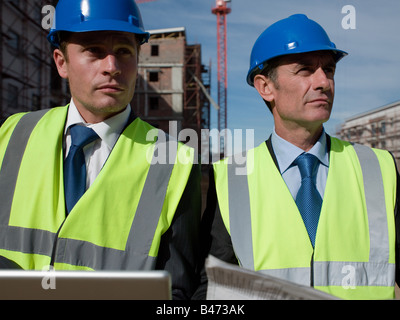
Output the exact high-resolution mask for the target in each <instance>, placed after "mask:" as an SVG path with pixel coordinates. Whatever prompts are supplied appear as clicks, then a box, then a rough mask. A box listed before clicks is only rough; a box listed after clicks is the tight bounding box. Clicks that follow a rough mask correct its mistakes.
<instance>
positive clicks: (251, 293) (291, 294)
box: [206, 256, 338, 300]
mask: <svg viewBox="0 0 400 320" xmlns="http://www.w3.org/2000/svg"><path fill="white" fill-rule="evenodd" d="M206 271H207V276H208V289H207V300H337V299H338V298H336V297H334V296H331V295H329V294H327V293H324V292H322V291H319V290H316V289H313V288H311V287H305V286H300V285H297V284H295V283H292V282H288V281H285V280H281V279H278V278H275V277H272V276H269V275H265V274H262V273H259V272H255V271H252V270H247V269H244V268H241V267H239V266H236V265H232V264H229V263H226V262H224V261H221V260H219V259H217V258H215V257H213V256H209V257H208V258H207V261H206Z"/></svg>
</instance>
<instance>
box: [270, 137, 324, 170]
mask: <svg viewBox="0 0 400 320" xmlns="http://www.w3.org/2000/svg"><path fill="white" fill-rule="evenodd" d="M271 143H272V148H273V149H274V153H275V156H276V160H277V161H278V165H279V169H280V171H281V174H283V173H284V172H285V171H286V170H287V169H289V167H290V166H291V165H292V163H293V161H294V160H295V159H296V158H297V157H298V156H299V155H301V154H302V153H303V152H304V150H302V149H300V148H299V147H296V146H295V145H293V144H291V143H290V142H288V141H286V140H284V139H283V138H281V137H280V136H278V135H277V133H276V131H275V129H274V131H273V132H272V135H271ZM308 153H310V154H313V155H314V156H316V157H317V158H318V160H319V161H320V162H321V164H323V165H324V166H326V167H329V156H328V150H327V143H326V134H325V130H323V131H322V134H321V137H320V138H319V140H318V141H317V143H316V144H315V145H314V146H313V147H312V148H311V149H310V150H309V151H308Z"/></svg>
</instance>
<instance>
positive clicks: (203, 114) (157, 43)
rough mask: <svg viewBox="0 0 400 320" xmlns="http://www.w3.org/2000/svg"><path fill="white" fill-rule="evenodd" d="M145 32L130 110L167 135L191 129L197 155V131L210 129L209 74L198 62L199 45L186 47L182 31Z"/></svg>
mask: <svg viewBox="0 0 400 320" xmlns="http://www.w3.org/2000/svg"><path fill="white" fill-rule="evenodd" d="M149 32H150V34H151V36H150V40H149V43H148V44H145V45H143V46H142V48H141V52H140V58H139V77H138V81H137V84H136V93H135V97H134V99H133V101H132V107H133V109H134V111H135V112H136V114H137V115H139V116H140V117H141V118H142V119H143V120H145V121H147V122H149V123H151V124H152V125H154V126H155V127H157V128H160V129H162V130H164V131H165V132H168V133H170V134H173V133H174V132H170V130H169V129H170V127H171V126H174V128H175V129H176V132H177V133H179V132H181V130H182V129H192V130H193V132H195V133H196V137H197V138H198V140H197V143H196V144H197V146H198V148H199V149H198V151H199V153H200V146H201V133H202V132H201V129H209V127H210V101H209V100H208V99H207V93H208V92H209V89H210V70H209V67H208V68H207V67H205V66H204V65H203V64H202V62H201V45H200V44H193V45H189V44H187V41H186V30H185V28H183V27H182V28H171V29H161V30H150V31H149ZM177 138H178V137H177ZM183 139H185V138H183ZM193 142H194V141H191V143H193ZM207 153H208V150H207Z"/></svg>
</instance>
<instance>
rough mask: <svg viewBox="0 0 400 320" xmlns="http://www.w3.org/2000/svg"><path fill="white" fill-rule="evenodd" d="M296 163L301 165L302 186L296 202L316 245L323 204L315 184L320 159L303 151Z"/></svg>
mask: <svg viewBox="0 0 400 320" xmlns="http://www.w3.org/2000/svg"><path fill="white" fill-rule="evenodd" d="M294 163H295V164H297V166H298V167H299V170H300V174H301V186H300V189H299V192H298V193H297V196H296V204H297V207H298V208H299V211H300V213H301V216H302V218H303V221H304V224H305V226H306V228H307V231H308V235H309V237H310V240H311V243H312V245H313V247H314V245H315V235H316V233H317V226H318V220H319V214H320V212H321V206H322V198H321V195H320V194H319V192H318V190H317V188H316V186H315V179H316V172H317V168H318V164H319V160H318V159H317V158H316V157H315V156H314V155H312V154H309V153H303V154H301V155H300V156H298V157H297V159H296V160H295V161H294Z"/></svg>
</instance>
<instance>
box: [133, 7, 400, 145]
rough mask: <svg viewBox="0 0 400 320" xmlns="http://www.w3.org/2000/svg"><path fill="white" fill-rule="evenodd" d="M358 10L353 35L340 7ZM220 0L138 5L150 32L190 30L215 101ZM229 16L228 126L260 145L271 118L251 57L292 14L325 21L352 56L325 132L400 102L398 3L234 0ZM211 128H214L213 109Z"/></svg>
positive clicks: (340, 69)
mask: <svg viewBox="0 0 400 320" xmlns="http://www.w3.org/2000/svg"><path fill="white" fill-rule="evenodd" d="M346 5H352V6H353V7H354V9H355V17H356V20H355V22H356V24H355V29H344V28H343V27H342V19H343V18H344V17H346V16H347V13H342V8H343V7H344V6H346ZM214 6H215V0H156V1H153V2H148V3H142V4H139V8H140V10H141V13H142V17H143V21H144V24H145V27H146V29H148V30H151V29H162V28H172V27H185V28H186V35H187V41H188V43H189V44H194V43H200V44H201V45H202V60H203V64H206V65H208V64H209V63H210V61H211V63H212V88H213V91H212V96H213V98H214V99H215V100H217V93H216V87H217V84H216V78H217V39H216V37H217V35H216V16H215V15H213V14H212V13H211V9H212V7H214ZM231 8H232V12H231V13H230V14H229V15H228V18H227V19H228V20H227V21H228V28H227V37H228V60H227V61H228V128H229V129H254V130H255V145H258V144H259V143H261V142H262V141H264V140H265V139H267V138H268V136H269V135H270V134H271V132H272V130H273V118H272V115H271V114H270V112H269V110H268V109H267V107H266V106H265V104H264V102H263V101H262V100H261V98H260V97H259V96H258V93H257V92H256V91H255V89H254V88H252V87H250V86H248V85H247V83H246V75H247V71H248V68H249V59H250V52H251V49H252V47H253V44H254V42H255V40H256V39H257V38H258V36H259V35H260V34H261V33H262V32H263V31H264V30H265V28H266V27H268V26H269V25H270V24H272V23H274V22H275V21H277V20H280V19H282V18H286V17H288V16H290V15H292V14H295V13H304V14H306V15H307V16H308V17H309V18H311V19H313V20H315V21H317V22H318V23H320V24H321V25H322V26H323V27H324V29H325V30H326V31H327V33H328V35H329V36H330V38H331V41H333V42H334V43H335V44H336V46H337V47H338V48H339V49H342V50H345V51H347V52H349V56H347V57H345V58H344V59H343V60H342V61H340V62H339V64H338V66H337V72H336V77H335V80H336V96H335V102H334V107H333V111H332V115H331V119H330V120H329V121H328V122H327V123H326V124H325V129H326V131H327V132H328V133H329V134H331V135H334V134H335V132H336V130H337V128H338V127H339V126H340V124H341V123H343V122H344V121H345V120H346V119H347V118H349V117H351V116H353V115H356V114H359V113H362V112H365V111H368V110H372V109H375V108H377V107H380V106H383V105H386V104H388V103H391V102H394V101H397V100H400V19H399V16H400V1H399V0H381V1H377V0H374V1H373V0H346V1H344V0H302V1H298V0H280V1H268V0H232V3H231ZM211 128H217V113H216V112H215V111H212V118H211Z"/></svg>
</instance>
